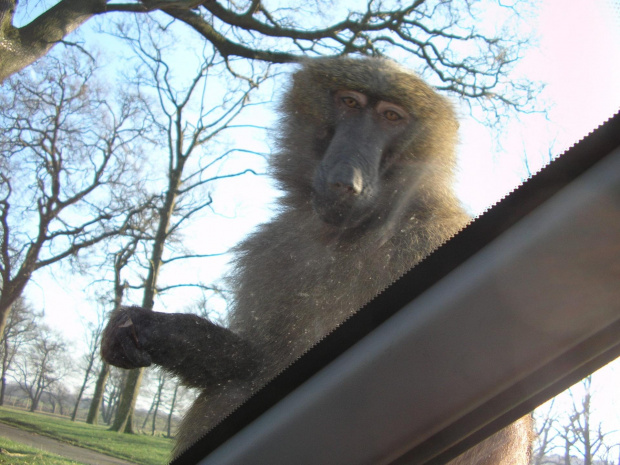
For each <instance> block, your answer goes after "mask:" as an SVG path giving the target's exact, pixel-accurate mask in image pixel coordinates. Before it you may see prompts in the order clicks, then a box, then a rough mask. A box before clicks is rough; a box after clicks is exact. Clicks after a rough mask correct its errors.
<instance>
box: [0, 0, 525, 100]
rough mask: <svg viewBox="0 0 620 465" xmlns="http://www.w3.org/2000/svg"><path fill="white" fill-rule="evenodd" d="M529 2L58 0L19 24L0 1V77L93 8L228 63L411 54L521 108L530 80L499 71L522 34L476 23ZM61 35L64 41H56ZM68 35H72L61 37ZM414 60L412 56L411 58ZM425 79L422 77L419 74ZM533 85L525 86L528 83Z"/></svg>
mask: <svg viewBox="0 0 620 465" xmlns="http://www.w3.org/2000/svg"><path fill="white" fill-rule="evenodd" d="M530 3H531V1H524V0H521V1H516V2H511V4H510V5H505V4H504V3H502V2H501V1H495V0H486V1H485V0H454V1H448V2H446V1H445V0H426V1H422V0H411V1H409V2H400V1H397V0H393V1H389V0H388V1H382V2H377V1H372V0H370V1H367V2H361V3H360V5H359V7H357V8H355V9H354V10H346V9H344V8H341V7H339V6H338V5H337V3H336V2H329V1H326V0H324V1H322V0H318V1H314V2H294V1H289V2H284V3H283V2H280V3H278V4H277V5H270V4H267V3H265V2H263V1H261V0H242V1H239V2H220V1H215V0H209V1H201V0H159V1H151V0H149V1H146V0H142V1H138V2H132V3H115V2H111V1H108V0H62V1H60V2H58V3H57V4H56V5H55V6H54V7H52V8H49V9H47V10H46V11H43V12H41V9H33V10H32V11H33V12H34V11H36V13H34V14H38V16H36V17H32V15H33V13H31V17H30V18H27V19H25V21H24V22H27V21H28V20H31V21H30V22H29V23H28V24H25V25H24V26H21V27H16V26H15V15H16V14H18V9H19V12H21V13H22V16H28V15H27V14H26V13H25V12H24V10H23V9H24V8H25V6H26V5H25V4H27V2H20V3H19V5H18V2H17V0H2V1H0V81H2V80H3V79H5V78H6V77H7V76H9V75H11V74H12V73H14V72H16V71H18V70H20V69H22V68H24V67H25V66H28V65H29V64H31V63H33V62H34V61H35V60H36V59H38V58H40V57H41V56H43V55H44V54H46V53H47V52H48V51H49V50H50V48H51V47H53V46H54V45H55V44H56V43H58V42H61V41H65V38H66V37H67V35H68V34H70V33H71V32H72V31H74V30H75V29H77V28H78V27H80V26H81V25H82V24H83V23H84V22H85V21H87V20H88V19H89V18H91V17H92V16H96V15H103V14H106V13H112V12H121V13H141V14H148V15H149V16H152V17H155V16H157V17H162V15H164V16H167V17H168V20H169V19H172V20H174V21H176V22H178V23H180V24H182V25H185V26H187V27H189V28H190V29H191V30H193V31H194V32H195V33H196V34H197V35H198V36H199V37H201V38H202V39H204V40H205V41H206V42H207V43H209V44H211V45H212V46H213V47H214V49H215V50H216V52H217V54H218V56H219V57H221V58H222V59H224V60H226V62H227V63H228V64H231V67H230V70H231V72H233V74H237V72H238V71H235V70H234V69H233V68H234V66H232V64H233V62H234V61H235V60H234V59H235V58H244V59H248V60H260V61H264V62H269V63H289V62H294V61H298V60H299V59H300V57H303V56H316V55H342V54H347V53H361V54H371V55H381V54H384V53H386V52H391V51H394V52H397V53H399V54H401V55H403V54H404V56H405V57H408V58H411V60H412V61H413V62H414V63H411V66H412V67H416V68H418V69H421V70H422V69H425V70H427V71H428V73H430V74H431V75H432V77H434V79H431V80H432V81H436V82H437V84H438V85H439V86H440V87H441V88H443V89H446V90H449V91H452V92H455V93H457V94H458V95H461V96H463V97H467V98H472V99H475V100H478V101H479V102H480V104H482V105H483V106H484V107H486V108H490V109H493V108H494V107H495V106H496V105H498V104H500V105H507V106H509V107H512V108H518V109H522V108H528V107H529V105H530V104H531V103H532V101H533V99H534V97H535V86H532V84H531V83H528V82H524V81H517V80H515V79H513V78H512V79H511V78H509V77H508V72H509V71H510V69H511V67H512V66H513V64H514V63H515V61H516V60H518V59H519V57H520V55H521V54H522V48H523V46H524V45H525V43H526V41H527V39H524V38H522V35H523V31H522V30H519V28H518V27H515V26H514V25H513V26H512V27H504V28H501V29H500V28H497V30H498V32H496V33H495V34H490V35H484V34H482V33H479V32H476V26H477V24H478V23H479V19H478V18H479V16H480V15H481V14H482V13H483V12H484V10H485V7H487V6H488V5H493V4H495V5H499V6H500V7H502V8H504V9H505V10H506V11H507V12H508V13H509V14H508V15H507V16H509V17H510V18H512V19H514V20H519V19H520V18H521V15H522V14H524V12H526V11H527V10H528V8H530ZM65 43H67V42H66V41H65ZM68 43H71V42H68ZM416 63H417V65H416ZM427 78H428V77H427ZM533 91H534V92H533Z"/></svg>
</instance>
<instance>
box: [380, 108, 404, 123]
mask: <svg viewBox="0 0 620 465" xmlns="http://www.w3.org/2000/svg"><path fill="white" fill-rule="evenodd" d="M383 116H385V119H387V120H388V121H398V120H399V119H403V117H402V116H400V115H399V114H398V113H396V112H395V111H394V110H387V111H385V112H384V113H383Z"/></svg>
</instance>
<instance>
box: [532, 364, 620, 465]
mask: <svg viewBox="0 0 620 465" xmlns="http://www.w3.org/2000/svg"><path fill="white" fill-rule="evenodd" d="M618 366H620V361H615V362H613V363H612V364H610V365H609V366H607V367H605V368H603V369H601V371H609V370H614V369H617V367H618ZM599 376H600V374H599V373H595V374H594V375H591V376H588V377H587V378H585V379H583V380H582V381H581V382H579V383H577V384H576V385H575V386H573V387H572V388H570V389H569V390H567V391H566V392H564V393H562V394H561V395H560V396H558V397H556V398H554V399H552V400H551V401H549V402H547V403H546V404H544V405H543V406H541V407H539V408H538V409H537V410H536V411H535V412H534V419H535V422H536V431H535V433H536V442H535V447H534V451H533V454H532V460H531V462H530V463H531V465H620V431H619V430H618V429H616V428H615V427H614V425H618V424H620V417H618V414H617V411H616V410H615V409H614V408H613V407H612V406H611V405H604V404H602V403H601V402H596V400H597V399H596V396H597V394H600V393H599V392H597V389H596V387H597V386H598V387H603V386H602V385H601V382H599V383H597V382H596V380H598V379H599ZM596 404H598V408H597V407H596Z"/></svg>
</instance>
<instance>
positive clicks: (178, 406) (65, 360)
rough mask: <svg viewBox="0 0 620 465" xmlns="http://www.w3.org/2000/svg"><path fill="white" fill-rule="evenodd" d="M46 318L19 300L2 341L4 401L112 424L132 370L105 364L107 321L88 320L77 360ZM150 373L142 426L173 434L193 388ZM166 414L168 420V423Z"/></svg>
mask: <svg viewBox="0 0 620 465" xmlns="http://www.w3.org/2000/svg"><path fill="white" fill-rule="evenodd" d="M101 315H103V313H101ZM41 317H42V314H41V313H40V312H35V311H34V310H33V309H32V308H31V306H29V305H28V304H27V303H26V302H25V301H24V300H23V299H18V301H17V302H16V303H15V305H14V308H13V311H12V312H11V316H10V318H9V320H8V322H7V325H6V329H5V333H4V337H3V338H2V340H1V341H0V360H1V361H2V372H1V383H2V384H1V389H0V405H6V404H8V403H11V404H13V405H23V406H27V407H28V409H29V410H30V411H31V412H35V411H38V410H48V411H51V412H52V413H57V414H60V415H65V416H70V418H71V419H72V420H74V421H75V420H76V419H78V418H80V417H85V419H86V422H87V423H90V424H97V423H98V422H99V420H100V419H101V420H102V421H103V422H104V423H105V424H108V425H111V424H112V421H113V420H114V416H115V413H116V411H117V409H118V406H119V403H120V397H121V393H122V390H123V385H124V383H125V380H126V378H127V372H126V371H124V370H120V369H116V368H113V369H112V370H110V368H109V367H104V365H105V364H103V362H101V360H100V358H99V357H98V349H99V347H98V346H99V339H100V337H101V332H102V329H103V324H102V322H103V319H100V320H99V322H98V323H97V324H87V328H86V331H85V333H84V335H85V342H86V345H87V348H88V349H87V351H86V352H84V353H83V354H82V355H81V356H80V357H79V358H78V359H77V360H76V359H73V358H72V357H71V356H70V355H69V354H70V353H71V351H70V350H69V349H70V348H71V347H72V344H71V343H70V342H68V341H66V339H65V337H64V336H63V335H62V334H60V333H58V332H57V331H54V330H52V329H50V328H49V327H47V326H46V325H45V324H43V323H41ZM103 371H105V372H106V374H107V375H109V377H107V382H106V383H105V386H103V389H102V391H101V396H93V395H90V396H88V397H87V398H85V393H86V392H87V391H88V392H92V391H93V389H92V388H93V387H94V384H95V381H96V380H97V378H98V376H97V375H98V374H101V373H102V372H103ZM150 376H151V378H152V380H150V381H151V382H149V383H148V387H149V388H150V389H149V388H147V389H144V390H143V391H142V393H141V398H142V399H144V402H146V400H147V399H148V398H151V401H150V408H149V409H148V411H147V412H146V414H145V415H144V420H143V422H142V427H141V429H142V430H143V431H149V430H150V432H151V434H155V432H156V431H163V432H164V434H165V435H167V436H169V437H171V436H172V434H173V425H174V424H175V423H176V421H177V420H178V418H179V417H180V415H181V414H182V409H183V408H184V407H186V406H187V401H188V400H190V399H191V397H192V395H191V392H190V391H188V390H187V389H184V388H183V387H181V386H180V384H179V383H178V381H176V380H174V379H171V378H169V377H168V376H167V375H166V374H165V373H163V372H155V371H153V372H151V373H150ZM164 412H165V424H164V425H162V424H161V423H162V421H161V420H162V415H163V413H164ZM158 420H159V423H158Z"/></svg>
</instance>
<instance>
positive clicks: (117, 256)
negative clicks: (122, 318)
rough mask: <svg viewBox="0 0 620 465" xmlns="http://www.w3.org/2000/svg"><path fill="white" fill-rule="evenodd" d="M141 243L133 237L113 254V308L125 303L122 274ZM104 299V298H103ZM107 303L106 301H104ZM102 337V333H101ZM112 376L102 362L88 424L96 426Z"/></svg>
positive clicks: (106, 365) (137, 238) (87, 417)
mask: <svg viewBox="0 0 620 465" xmlns="http://www.w3.org/2000/svg"><path fill="white" fill-rule="evenodd" d="M138 243H139V237H136V236H133V237H131V238H130V240H129V241H128V242H125V243H124V244H121V246H120V249H119V250H118V251H116V252H115V253H114V254H112V263H113V266H112V269H113V276H114V277H113V289H114V293H113V296H114V297H113V302H112V308H118V307H120V305H121V303H122V301H123V294H124V292H125V286H126V282H125V281H124V280H123V278H122V276H121V274H122V271H123V268H125V267H126V266H127V264H128V263H129V260H130V259H131V258H132V257H133V256H134V254H135V253H136V248H137V246H138ZM102 299H103V298H102ZM104 301H105V299H104ZM99 336H101V333H99ZM98 341H99V338H98V340H97V346H96V349H97V351H98V349H99V345H98ZM109 375H110V365H108V364H107V363H106V362H105V361H101V368H100V370H99V375H98V376H97V381H96V382H95V392H94V394H93V398H92V400H91V403H90V407H89V409H88V415H87V416H86V423H89V424H91V425H96V424H97V422H98V418H99V409H100V408H101V405H102V403H103V395H104V391H105V386H106V382H107V380H108V376H109Z"/></svg>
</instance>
